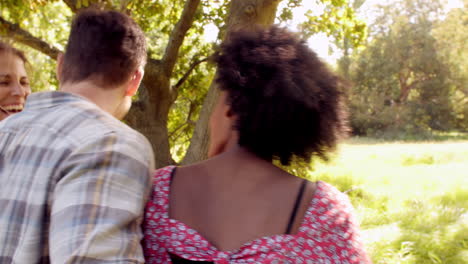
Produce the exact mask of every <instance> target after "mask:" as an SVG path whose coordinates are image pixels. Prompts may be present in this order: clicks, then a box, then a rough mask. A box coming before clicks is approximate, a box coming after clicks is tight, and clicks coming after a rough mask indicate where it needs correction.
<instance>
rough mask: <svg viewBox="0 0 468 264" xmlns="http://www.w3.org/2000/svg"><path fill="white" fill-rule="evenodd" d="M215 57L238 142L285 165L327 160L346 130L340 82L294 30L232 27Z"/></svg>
mask: <svg viewBox="0 0 468 264" xmlns="http://www.w3.org/2000/svg"><path fill="white" fill-rule="evenodd" d="M214 61H215V62H216V64H217V66H218V75H217V77H216V82H217V84H218V87H219V88H220V89H221V90H223V91H226V92H227V104H229V105H230V107H231V109H232V111H233V113H234V114H235V115H236V116H237V121H236V124H235V127H234V129H236V130H237V131H238V132H239V142H238V143H239V145H240V146H242V147H245V148H246V149H248V150H249V151H251V152H252V153H254V154H255V155H257V156H259V157H261V158H263V159H265V160H268V161H272V160H279V161H280V162H281V164H283V165H290V163H291V161H293V160H302V161H305V162H310V161H311V158H312V157H313V156H318V157H320V158H322V159H324V160H327V157H328V155H327V154H328V152H329V151H330V150H333V149H334V148H335V146H336V144H337V141H338V139H339V138H340V137H342V136H344V135H346V132H347V121H346V116H347V115H346V109H345V105H344V103H343V87H344V85H342V83H343V82H342V81H341V80H340V78H339V77H338V76H336V75H335V74H333V73H332V72H331V71H330V70H329V69H328V68H327V66H326V65H325V64H324V63H323V62H321V61H320V59H319V58H318V57H317V55H316V54H315V53H314V52H313V51H312V50H311V49H310V48H309V47H308V46H307V45H306V43H305V41H303V40H301V39H300V38H299V37H298V36H297V35H296V34H294V33H292V32H290V31H288V30H287V29H285V28H281V27H279V26H276V25H274V26H271V27H269V28H267V29H256V30H253V31H237V32H233V33H231V34H230V35H229V37H228V40H227V41H226V42H225V43H223V44H222V45H221V47H220V50H219V52H218V53H217V54H216V56H215V58H214Z"/></svg>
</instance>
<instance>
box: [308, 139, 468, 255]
mask: <svg viewBox="0 0 468 264" xmlns="http://www.w3.org/2000/svg"><path fill="white" fill-rule="evenodd" d="M310 177H311V178H313V179H320V180H324V181H327V182H329V183H332V184H334V185H335V186H336V187H337V188H339V189H340V190H341V191H344V192H347V193H348V195H349V196H350V198H351V201H352V202H353V205H354V206H355V208H356V211H357V214H358V217H359V220H360V222H361V229H362V233H363V237H364V241H365V243H366V246H367V249H368V252H369V253H370V255H371V257H372V260H373V262H374V263H375V264H380V263H385V264H393V263H405V264H409V263H411V264H413V263H414V264H425V263H444V264H445V263H450V264H461V263H468V141H467V140H463V141H445V142H417V143H410V142H379V141H372V140H365V139H364V140H363V139H351V140H348V141H347V142H346V143H345V144H342V145H340V148H339V150H338V152H337V156H336V157H335V158H334V159H333V160H332V161H330V162H329V163H328V164H322V163H319V164H316V165H315V169H314V171H312V172H311V173H310Z"/></svg>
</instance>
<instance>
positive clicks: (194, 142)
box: [182, 0, 281, 164]
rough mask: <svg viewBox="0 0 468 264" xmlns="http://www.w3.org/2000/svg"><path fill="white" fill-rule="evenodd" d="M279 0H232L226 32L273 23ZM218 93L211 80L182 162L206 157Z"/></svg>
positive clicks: (185, 162) (196, 160)
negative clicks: (210, 122)
mask: <svg viewBox="0 0 468 264" xmlns="http://www.w3.org/2000/svg"><path fill="white" fill-rule="evenodd" d="M280 2H281V0H232V1H231V3H230V7H229V14H228V18H227V26H226V28H227V30H226V32H230V31H233V30H239V29H253V28H254V27H255V26H269V25H271V24H273V22H274V21H275V17H276V10H277V8H278V4H279V3H280ZM228 35H229V33H227V34H225V36H224V39H225V38H226V37H227V36H228ZM215 76H216V74H215ZM218 94H219V92H218V90H217V89H216V85H215V82H214V81H213V82H212V83H211V85H210V89H209V91H208V93H207V95H206V97H205V100H204V102H203V106H202V109H201V111H200V118H199V119H198V121H197V124H196V125H195V130H194V132H193V137H192V139H191V140H190V146H189V148H188V150H187V153H186V155H185V157H184V159H183V160H182V164H191V163H194V162H198V161H201V160H204V159H206V157H207V152H208V143H209V135H208V122H209V119H210V114H211V111H212V109H213V106H214V104H215V102H216V99H217V97H218Z"/></svg>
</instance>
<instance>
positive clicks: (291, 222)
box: [286, 180, 307, 234]
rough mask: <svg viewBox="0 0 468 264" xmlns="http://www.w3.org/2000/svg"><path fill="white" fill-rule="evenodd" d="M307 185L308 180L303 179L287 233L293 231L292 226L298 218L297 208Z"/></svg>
mask: <svg viewBox="0 0 468 264" xmlns="http://www.w3.org/2000/svg"><path fill="white" fill-rule="evenodd" d="M306 185H307V180H302V183H301V187H300V189H299V192H298V193H297V198H296V203H295V204H294V209H293V211H292V213H291V217H290V218H289V223H288V228H287V229H286V234H290V233H291V228H292V225H293V223H294V219H296V214H297V209H299V205H300V204H301V200H302V196H303V195H304V189H305V186H306Z"/></svg>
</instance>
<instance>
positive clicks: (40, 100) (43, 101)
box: [24, 91, 89, 110]
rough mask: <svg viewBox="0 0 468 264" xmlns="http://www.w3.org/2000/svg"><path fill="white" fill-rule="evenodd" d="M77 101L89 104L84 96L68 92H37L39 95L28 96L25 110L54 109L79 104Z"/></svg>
mask: <svg viewBox="0 0 468 264" xmlns="http://www.w3.org/2000/svg"><path fill="white" fill-rule="evenodd" d="M77 101H87V102H89V101H88V100H87V99H86V98H84V97H82V96H79V95H76V94H72V93H67V92H58V91H52V92H37V93H32V94H31V95H30V96H28V99H27V100H26V104H25V106H24V108H25V110H26V109H28V110H31V109H32V110H34V109H40V108H48V107H54V106H57V105H61V104H65V103H71V102H77Z"/></svg>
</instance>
